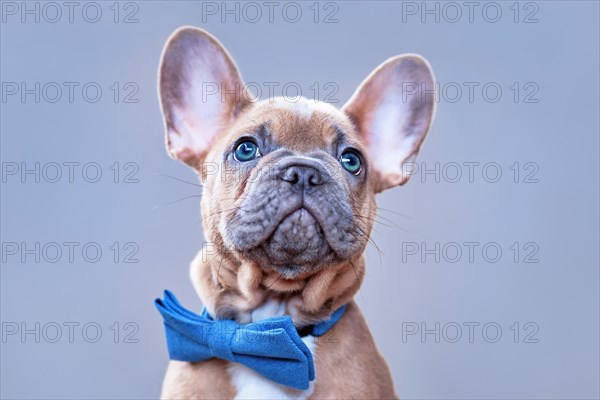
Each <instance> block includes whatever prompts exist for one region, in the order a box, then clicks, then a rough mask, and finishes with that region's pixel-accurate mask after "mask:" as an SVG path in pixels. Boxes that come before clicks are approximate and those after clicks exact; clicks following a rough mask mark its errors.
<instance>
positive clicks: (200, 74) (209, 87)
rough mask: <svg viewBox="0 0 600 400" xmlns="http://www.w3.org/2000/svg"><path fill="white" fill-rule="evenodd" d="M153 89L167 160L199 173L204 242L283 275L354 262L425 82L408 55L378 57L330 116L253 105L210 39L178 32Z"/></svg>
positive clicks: (398, 168) (421, 108)
mask: <svg viewBox="0 0 600 400" xmlns="http://www.w3.org/2000/svg"><path fill="white" fill-rule="evenodd" d="M159 75H160V76H159V86H160V87H159V89H160V99H161V105H162V111H163V114H164V119H165V125H166V142H167V148H168V151H169V154H170V155H171V156H172V157H173V158H176V159H179V160H181V161H183V162H185V163H186V164H188V165H189V166H191V167H192V168H194V169H195V170H196V171H197V172H198V173H199V175H200V177H201V180H202V183H203V185H204V190H203V197H202V201H201V208H202V214H203V224H204V230H205V234H206V236H207V239H208V240H210V242H211V243H213V244H214V245H215V246H217V248H218V249H219V252H221V253H227V254H229V255H231V256H232V257H233V258H236V259H238V260H241V261H248V262H252V263H253V264H255V265H258V266H260V268H262V269H263V270H264V271H268V272H274V273H277V274H278V275H280V276H282V277H283V278H285V279H302V278H305V277H307V276H311V275H313V274H316V273H318V272H319V271H323V270H326V269H328V268H334V267H335V266H336V265H339V264H342V263H344V262H347V261H348V260H352V259H354V258H356V257H359V256H360V255H362V253H363V252H364V249H365V247H366V244H367V242H368V240H369V235H370V233H371V230H372V227H373V221H374V217H375V214H376V205H375V194H376V193H378V192H381V191H383V190H385V189H388V188H391V187H394V186H398V185H402V184H404V183H405V182H406V181H407V180H408V178H409V174H407V170H408V169H407V168H404V167H403V166H404V165H405V164H406V163H407V162H412V161H413V160H414V159H415V157H416V156H417V153H418V152H419V149H420V147H421V145H422V143H423V140H424V139H425V136H426V134H427V131H428V130H429V127H430V124H431V121H432V118H433V113H434V97H433V95H432V93H431V92H432V89H433V82H434V80H433V75H432V72H431V69H430V67H429V65H428V63H427V62H426V61H425V60H424V59H423V58H421V57H420V56H417V55H403V56H398V57H394V58H391V59H389V60H388V61H386V62H385V63H383V64H382V65H381V66H379V67H378V68H377V69H375V70H374V71H373V72H372V73H371V75H369V76H368V77H367V79H366V80H365V81H364V82H363V83H362V84H361V85H360V87H359V88H358V89H357V91H356V93H355V94H354V95H353V96H352V98H351V99H350V100H349V101H348V103H347V104H346V105H345V106H344V107H343V108H342V109H341V110H339V109H337V108H335V107H333V106H331V105H329V104H325V103H319V102H316V101H313V100H307V99H304V98H300V99H294V101H290V99H285V98H275V99H269V100H263V101H254V100H253V98H252V96H251V95H250V94H249V92H248V91H247V89H246V87H245V85H244V83H243V80H242V78H241V76H240V73H239V72H238V70H237V68H236V66H235V64H234V62H233V61H232V59H231V57H230V56H229V54H228V53H227V51H226V50H225V49H224V48H223V47H222V46H221V44H220V43H219V42H218V41H217V40H216V39H215V38H214V37H212V36H211V35H210V34H208V33H206V32H204V31H202V30H200V29H197V28H181V29H179V30H178V31H176V32H175V33H174V34H173V35H172V36H171V38H170V39H169V41H168V43H167V45H166V47H165V50H164V52H163V56H162V60H161V66H160V73H159Z"/></svg>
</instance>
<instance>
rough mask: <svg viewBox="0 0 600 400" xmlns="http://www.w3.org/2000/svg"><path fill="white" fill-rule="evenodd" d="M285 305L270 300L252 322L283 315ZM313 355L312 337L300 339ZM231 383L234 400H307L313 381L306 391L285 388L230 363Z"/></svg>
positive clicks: (254, 313) (315, 348)
mask: <svg viewBox="0 0 600 400" xmlns="http://www.w3.org/2000/svg"><path fill="white" fill-rule="evenodd" d="M284 312H285V304H283V303H280V302H278V301H275V300H270V301H268V302H266V303H265V304H263V305H262V306H261V307H260V308H258V309H256V310H254V311H253V312H252V321H260V320H261V319H265V318H270V317H276V316H281V315H284ZM302 341H303V342H304V343H306V345H307V346H308V348H309V349H310V351H311V352H312V354H313V358H314V355H315V352H316V350H317V344H316V341H315V337H314V336H306V337H304V338H302ZM228 371H229V375H230V376H231V382H232V383H233V385H234V386H235V389H236V393H237V394H236V397H235V398H236V399H298V400H300V399H307V398H308V397H309V396H310V395H311V394H312V392H313V387H314V383H315V381H312V382H311V383H310V386H309V388H308V389H306V390H295V389H290V388H286V387H285V386H282V385H280V384H278V383H275V382H273V381H271V380H269V379H267V378H265V377H263V376H262V375H260V374H259V373H257V372H255V371H254V370H252V369H250V368H248V367H245V366H243V365H240V364H235V363H232V364H231V365H230V366H229V368H228Z"/></svg>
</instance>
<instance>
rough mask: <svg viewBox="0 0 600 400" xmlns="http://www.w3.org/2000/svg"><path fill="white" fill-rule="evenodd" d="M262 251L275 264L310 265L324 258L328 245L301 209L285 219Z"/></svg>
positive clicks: (321, 233)
mask: <svg viewBox="0 0 600 400" xmlns="http://www.w3.org/2000/svg"><path fill="white" fill-rule="evenodd" d="M264 249H265V251H266V252H267V254H268V255H269V258H271V260H272V261H273V262H275V263H279V262H281V263H290V262H292V263H294V264H305V263H311V262H314V261H315V260H319V259H321V258H323V257H325V256H326V255H327V254H328V253H329V252H330V249H329V245H328V244H327V241H326V239H325V236H324V235H323V231H322V230H321V227H320V226H319V224H318V223H317V221H316V220H315V219H314V218H313V216H312V215H311V214H310V213H309V212H308V211H307V210H305V209H303V208H301V209H299V210H297V211H295V212H293V213H292V214H291V215H289V216H288V217H287V218H285V219H284V220H283V221H281V223H280V224H279V226H278V227H277V229H275V232H274V233H273V235H272V236H271V237H270V238H269V239H268V240H267V242H266V243H265V245H264Z"/></svg>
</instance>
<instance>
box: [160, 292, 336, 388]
mask: <svg viewBox="0 0 600 400" xmlns="http://www.w3.org/2000/svg"><path fill="white" fill-rule="evenodd" d="M155 305H156V307H157V308H158V311H160V313H161V314H162V316H163V319H164V324H165V332H166V336H167V347H168V349H169V357H170V358H171V359H172V360H179V361H189V362H197V361H204V360H208V359H210V358H219V359H222V360H227V361H232V362H237V363H240V364H243V365H245V366H247V367H249V368H252V369H254V370H255V371H257V372H259V373H260V374H262V375H264V376H265V377H267V378H269V379H271V380H273V381H275V382H277V383H280V384H282V385H285V386H289V387H292V388H295V389H302V390H304V389H308V387H309V382H310V381H312V380H314V379H315V370H314V363H313V358H312V354H311V352H310V350H309V349H308V347H307V346H306V344H305V343H304V342H303V341H302V339H301V338H300V335H299V334H298V332H297V330H296V328H295V326H294V324H293V322H292V319H291V318H290V317H288V316H283V317H274V318H268V319H265V320H262V321H257V322H252V323H249V324H245V325H241V324H238V323H236V322H235V321H231V320H214V319H213V318H212V317H211V316H210V315H209V314H208V312H207V311H206V309H204V310H203V312H202V315H198V314H195V313H193V312H192V311H189V310H187V309H186V308H184V307H183V306H182V305H181V304H180V303H179V301H178V300H177V299H176V298H175V296H174V295H173V293H171V292H169V291H168V290H165V296H164V300H162V299H156V301H155ZM345 307H346V306H342V307H341V308H339V309H338V310H337V311H335V312H334V313H333V315H332V317H331V319H329V320H327V321H324V322H322V323H320V324H317V325H314V326H313V328H312V332H311V333H312V335H314V336H321V335H323V334H325V333H326V332H327V330H328V329H329V328H331V326H333V325H334V324H335V323H336V322H337V321H338V320H339V319H340V318H341V317H342V315H343V313H344V311H345Z"/></svg>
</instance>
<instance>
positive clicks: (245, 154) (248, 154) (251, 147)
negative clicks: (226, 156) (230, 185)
mask: <svg viewBox="0 0 600 400" xmlns="http://www.w3.org/2000/svg"><path fill="white" fill-rule="evenodd" d="M233 157H234V158H235V159H236V160H237V161H240V162H246V161H251V160H254V159H255V158H257V157H260V151H258V146H257V145H256V143H254V142H251V141H249V140H246V141H244V142H242V143H240V144H238V146H237V147H236V148H235V152H234V153H233Z"/></svg>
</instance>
